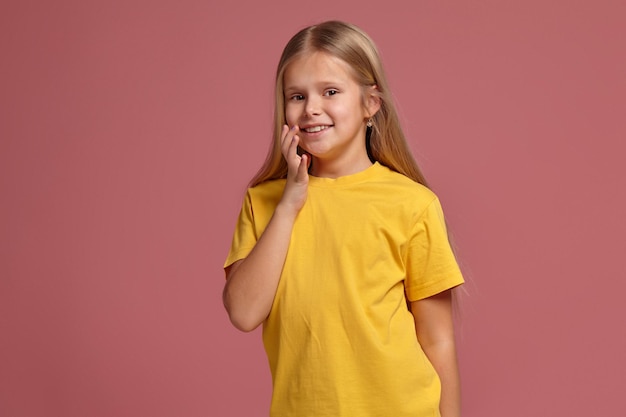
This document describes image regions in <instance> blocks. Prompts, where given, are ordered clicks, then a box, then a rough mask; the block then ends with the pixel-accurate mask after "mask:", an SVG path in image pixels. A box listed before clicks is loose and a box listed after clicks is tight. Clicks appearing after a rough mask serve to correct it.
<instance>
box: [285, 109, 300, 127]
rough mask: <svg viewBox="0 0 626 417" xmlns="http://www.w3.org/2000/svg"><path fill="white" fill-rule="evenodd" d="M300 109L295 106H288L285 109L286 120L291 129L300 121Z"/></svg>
mask: <svg viewBox="0 0 626 417" xmlns="http://www.w3.org/2000/svg"><path fill="white" fill-rule="evenodd" d="M298 114H299V112H298V109H296V108H295V106H294V105H287V106H286V107H285V119H286V120H287V124H288V125H289V127H291V126H293V125H294V124H295V123H296V122H297V121H298Z"/></svg>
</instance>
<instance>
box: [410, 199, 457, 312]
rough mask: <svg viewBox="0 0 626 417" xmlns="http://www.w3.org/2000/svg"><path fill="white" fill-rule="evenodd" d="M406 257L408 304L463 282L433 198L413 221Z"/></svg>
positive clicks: (440, 210)
mask: <svg viewBox="0 0 626 417" xmlns="http://www.w3.org/2000/svg"><path fill="white" fill-rule="evenodd" d="M406 256H407V261H406V262H407V264H406V265H407V277H406V281H405V286H406V292H407V298H408V299H409V301H416V300H421V299H423V298H427V297H430V296H433V295H435V294H438V293H440V292H442V291H445V290H447V289H450V288H452V287H456V286H457V285H460V284H462V283H463V276H462V274H461V270H460V269H459V266H458V264H457V261H456V258H455V256H454V253H453V251H452V247H451V246H450V241H449V240H448V233H447V230H446V223H445V220H444V216H443V210H442V208H441V204H440V202H439V200H438V199H437V198H435V199H434V200H433V201H432V202H431V203H430V204H429V205H428V206H427V207H426V209H425V210H424V212H423V213H422V214H421V215H420V217H419V218H418V219H417V221H416V223H415V225H414V227H413V230H412V233H411V236H410V240H409V244H408V248H407V255H406Z"/></svg>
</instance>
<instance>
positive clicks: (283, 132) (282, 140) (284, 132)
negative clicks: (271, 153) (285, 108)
mask: <svg viewBox="0 0 626 417" xmlns="http://www.w3.org/2000/svg"><path fill="white" fill-rule="evenodd" d="M288 132H289V126H287V125H283V128H282V130H281V132H280V148H281V149H282V148H283V146H284V144H285V139H286V138H287V133H288Z"/></svg>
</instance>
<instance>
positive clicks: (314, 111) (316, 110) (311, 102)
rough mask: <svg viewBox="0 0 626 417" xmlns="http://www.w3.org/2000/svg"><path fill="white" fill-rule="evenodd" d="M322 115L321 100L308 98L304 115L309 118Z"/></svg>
mask: <svg viewBox="0 0 626 417" xmlns="http://www.w3.org/2000/svg"><path fill="white" fill-rule="evenodd" d="M321 113H322V110H321V106H320V103H319V100H317V99H316V98H314V97H309V98H307V101H306V105H305V106H304V115H305V116H307V117H310V116H318V115H320V114H321Z"/></svg>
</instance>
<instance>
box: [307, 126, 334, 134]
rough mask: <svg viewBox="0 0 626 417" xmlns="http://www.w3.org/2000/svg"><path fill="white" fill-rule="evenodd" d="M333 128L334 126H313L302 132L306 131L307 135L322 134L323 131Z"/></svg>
mask: <svg viewBox="0 0 626 417" xmlns="http://www.w3.org/2000/svg"><path fill="white" fill-rule="evenodd" d="M332 126H333V125H324V126H311V127H305V128H303V129H302V130H304V131H305V132H307V133H317V132H321V131H322V130H326V129H328V128H330V127H332Z"/></svg>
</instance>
